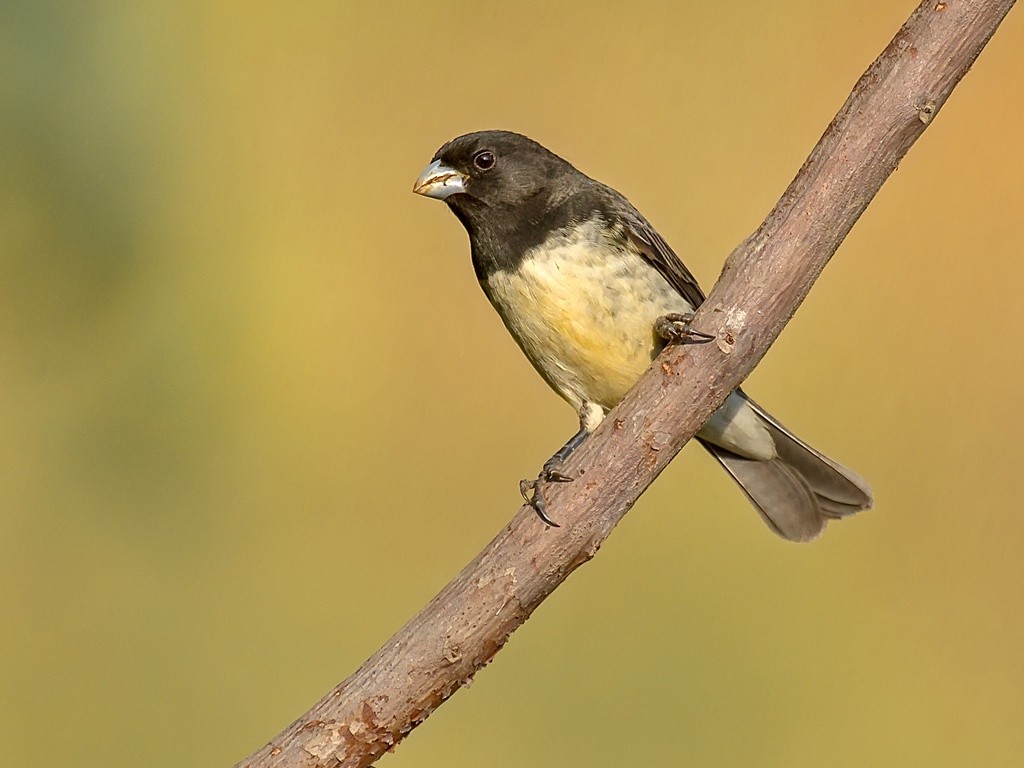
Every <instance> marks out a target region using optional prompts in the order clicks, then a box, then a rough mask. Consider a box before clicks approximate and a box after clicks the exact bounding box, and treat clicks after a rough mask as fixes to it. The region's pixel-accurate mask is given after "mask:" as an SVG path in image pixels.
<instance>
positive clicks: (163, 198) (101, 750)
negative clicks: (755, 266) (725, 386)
mask: <svg viewBox="0 0 1024 768" xmlns="http://www.w3.org/2000/svg"><path fill="white" fill-rule="evenodd" d="M913 7H914V3H913V2H910V1H907V2H899V3H893V2H891V0H867V1H866V2H863V3H860V4H858V5H857V7H856V9H851V7H850V6H849V5H848V4H840V3H836V2H826V3H821V2H806V1H801V0H779V1H778V2H773V3H747V4H744V6H743V8H742V9H737V7H736V5H735V4H731V3H718V2H710V1H707V2H692V3H686V4H679V3H674V2H663V3H659V2H644V1H643V0H638V1H637V2H632V3H629V4H626V5H623V4H620V3H597V4H595V3H585V4H584V3H565V4H557V3H550V2H524V3H518V4H516V5H514V6H513V5H509V4H505V3H500V4H499V3H487V2H472V3H470V2H455V1H451V2H440V1H438V2H433V3H431V4H429V6H428V5H427V4H419V5H410V4H406V3H390V2H376V3H364V4H358V3H338V2H335V3H328V2H319V3H312V2H299V3H291V4H287V5H279V6H276V7H274V6H270V5H268V6H246V7H244V9H243V7H242V6H240V5H238V4H236V3H226V2H219V1H218V0H206V1H205V2H202V3H199V2H183V3H179V4H173V5H172V4H164V5H163V6H160V5H157V4H138V3H129V2H97V3H91V4H88V6H85V5H78V4H73V3H61V2H45V1H37V2H20V3H18V2H15V3H5V4H4V5H3V10H2V16H0V99H2V109H0V163H2V166H0V167H2V171H0V434H2V442H0V607H2V615H3V619H2V621H0V764H2V765H8V766H50V765H64V764H66V763H67V761H68V760H69V756H72V755H73V758H70V759H73V761H74V762H75V764H76V765H81V766H111V765H131V764H137V763H139V762H145V763H146V764H147V765H152V766H163V765H166V766H181V765H196V766H199V765H203V766H206V765H209V766H217V765H229V764H232V763H234V762H235V761H236V760H239V759H241V758H242V757H244V756H245V755H247V754H248V753H249V752H251V751H252V750H254V749H256V748H257V747H259V746H261V745H262V744H263V743H264V742H266V741H267V740H268V739H270V738H271V737H272V736H273V735H274V734H276V733H277V732H278V731H279V730H280V729H281V728H283V727H284V726H285V725H287V724H288V723H289V722H290V721H291V720H292V719H293V718H294V717H296V716H297V715H299V714H300V713H301V712H302V711H303V710H304V709H305V708H306V707H307V706H308V705H309V704H311V703H312V702H313V701H314V700H315V699H317V698H318V697H319V696H320V695H322V694H323V693H324V692H326V691H327V690H329V689H330V688H331V686H333V685H334V684H335V683H336V682H338V681H339V680H341V679H342V678H344V677H345V676H347V675H348V674H349V673H350V672H351V671H353V670H354V669H355V668H356V667H357V666H358V665H359V664H360V663H361V662H362V661H363V660H364V659H365V658H366V657H367V656H369V655H370V654H371V653H372V652H373V651H375V650H376V649H377V647H378V646H379V645H380V644H381V643H382V642H383V641H384V640H385V639H387V637H389V636H390V635H391V634H392V633H393V632H394V631H395V630H397V629H398V627H399V626H400V625H401V624H402V623H404V622H405V620H406V619H408V618H409V617H410V616H411V615H412V614H413V613H414V612H415V611H416V610H418V609H419V608H420V607H422V606H423V605H424V604H425V603H426V601H427V600H429V598H430V597H431V596H432V595H434V594H435V593H436V592H437V590H439V589H440V588H441V587H442V586H443V585H444V584H445V583H446V582H447V581H448V579H449V578H451V577H452V576H453V575H454V574H455V573H457V572H458V570H459V569H460V568H462V566H463V565H464V564H465V563H466V562H468V561H469V560H470V559H471V557H472V556H473V555H475V554H476V552H478V551H479V550H480V549H481V548H482V547H483V546H484V545H485V544H486V543H487V542H488V541H489V540H490V538H491V537H492V536H493V535H494V534H495V533H496V532H497V531H498V530H499V529H500V527H501V526H502V525H503V524H504V523H505V522H506V521H507V520H508V519H509V518H510V517H511V515H512V514H513V513H514V512H515V510H516V509H517V507H518V504H519V497H518V492H517V489H516V483H517V481H518V480H519V478H521V477H526V476H533V475H534V474H535V473H536V471H537V469H538V467H539V466H540V463H541V462H542V461H543V460H544V459H546V458H547V457H548V456H549V455H550V453H551V452H552V450H553V449H554V448H557V447H558V446H559V445H561V443H562V442H563V440H564V439H565V438H566V437H568V436H569V435H570V434H572V433H573V432H574V431H575V428H576V422H575V416H574V414H573V413H572V412H571V410H570V409H569V408H568V407H567V406H565V404H564V403H562V401H560V400H559V399H558V398H557V397H556V396H555V395H553V394H552V393H551V392H549V391H548V389H547V388H546V386H545V385H544V384H543V382H542V381H541V380H540V379H539V377H537V376H536V375H535V373H534V372H533V370H532V369H531V368H530V366H529V365H528V364H527V363H526V361H525V359H523V358H522V356H521V354H520V353H519V351H518V350H517V349H516V348H515V346H514V344H513V343H512V342H511V340H510V339H509V338H508V337H507V334H506V332H505V330H504V329H503V328H502V327H501V324H500V322H499V321H498V319H497V316H496V315H495V314H494V313H493V311H492V310H491V309H490V307H489V306H488V305H487V303H486V301H485V299H484V297H483V295H482V294H481V292H480V290H479V288H478V286H477V285H476V283H475V280H474V277H473V271H472V268H471V265H470V260H469V252H468V246H467V241H466V236H465V234H464V232H463V230H462V228H461V226H460V225H459V224H458V222H457V221H456V220H455V218H454V217H453V216H451V214H450V213H449V212H448V211H447V210H446V209H445V207H444V206H443V205H440V204H438V203H436V202H433V201H430V200H426V199H423V198H419V197H416V196H414V195H413V194H411V192H410V189H411V185H412V182H413V180H414V179H415V178H416V176H417V175H418V174H419V172H420V170H421V169H422V168H423V167H424V166H425V165H426V164H427V162H428V161H429V160H430V157H431V155H432V154H433V153H434V151H435V149H436V148H437V147H438V146H440V145H441V144H442V143H443V142H445V141H447V140H448V139H450V138H452V137H454V136H456V135H458V134H461V133H464V132H467V131H471V130H476V129H482V128H495V127H502V128H508V129H513V130H518V131H521V132H524V133H526V134H528V135H530V136H532V137H534V138H536V139H538V140H540V141H541V142H542V143H544V144H546V145H547V146H549V147H550V148H552V149H553V150H555V151H556V152H558V153H560V154H562V155H564V156H565V157H567V158H568V159H569V160H571V161H572V162H574V163H575V164H576V165H577V166H578V167H579V168H581V169H582V170H584V171H585V172H587V173H588V174H590V175H593V176H595V177H596V178H599V179H601V180H603V181H605V182H607V183H609V184H611V185H613V186H615V187H617V188H618V189H620V190H621V191H622V192H624V193H625V194H626V195H628V196H629V197H630V198H631V200H632V201H633V202H634V203H635V204H636V205H637V206H638V207H639V208H640V209H641V210H642V211H644V213H645V214H646V215H647V217H648V218H649V219H651V221H652V222H653V223H654V224H655V226H657V227H658V229H659V230H660V231H661V233H662V234H663V235H664V236H665V237H666V238H667V239H668V240H669V241H670V242H671V243H672V244H673V245H674V246H675V248H676V250H677V251H679V252H680V254H682V255H683V256H684V258H685V259H686V261H687V263H688V264H689V265H690V267H691V268H692V269H693V271H694V272H695V273H696V275H697V276H698V277H699V278H700V279H701V281H702V282H703V284H704V285H705V287H707V288H710V286H711V285H712V284H713V282H714V280H715V278H716V277H717V275H718V272H719V270H720V268H721V265H722V263H723V260H724V258H725V256H726V255H727V254H728V253H729V252H730V250H731V249H732V248H733V246H734V245H736V243H738V242H739V241H740V240H741V239H742V238H743V237H745V236H746V235H747V234H748V233H749V232H750V231H751V230H752V229H754V228H755V227H756V226H757V225H758V224H759V223H760V221H761V220H762V218H763V217H764V215H765V214H766V213H767V211H768V210H769V209H770V207H771V206H772V205H773V204H774V203H775V201H776V199H777V198H778V196H779V195H780V193H781V192H782V191H783V189H784V188H785V186H786V184H787V183H788V182H789V181H790V179H791V178H792V176H793V175H794V173H795V172H796V170H797V169H798V167H799V166H800V164H801V162H802V161H803V159H804V158H805V156H806V155H807V153H808V151H809V150H810V148H811V147H812V146H813V144H814V142H815V141H816V140H817V138H818V137H819V135H820V134H821V132H822V131H823V130H824V128H825V126H826V125H827V124H828V122H829V120H830V119H831V117H832V116H833V114H834V113H835V111H836V110H837V109H838V108H839V106H840V105H841V104H842V102H843V101H844V99H845V98H846V96H847V94H848V93H849V90H850V88H851V87H852V85H853V84H854V82H855V81H856V79H857V78H858V76H859V75H860V74H861V72H862V71H863V70H864V69H865V68H866V67H867V65H868V64H869V63H870V62H871V61H872V59H873V58H874V57H875V56H876V55H877V54H878V53H879V52H880V51H881V50H882V48H883V47H884V46H885V44H886V43H887V42H888V41H889V39H890V38H891V37H892V35H893V34H894V33H895V32H896V30H897V29H898V27H899V25H900V24H901V23H902V22H903V20H904V19H905V18H906V16H907V15H908V14H909V13H910V11H911V10H912V9H913ZM851 11H854V12H851ZM1022 54H1024V15H1022V13H1021V11H1019V10H1018V11H1016V12H1014V13H1011V14H1010V17H1009V18H1008V20H1007V21H1006V22H1005V23H1004V25H1003V27H1002V28H1001V29H1000V30H999V32H998V33H997V34H996V36H995V37H994V39H993V41H992V42H991V44H990V45H989V47H988V48H987V49H986V50H985V51H984V52H983V54H982V56H981V57H980V59H979V60H978V62H977V64H976V65H975V67H974V69H973V71H972V72H971V73H970V74H969V75H968V76H967V78H966V79H965V80H964V82H963V83H962V84H961V86H960V88H959V89H958V90H957V91H956V92H955V93H954V95H953V97H952V98H951V99H950V101H949V102H948V103H947V105H946V106H945V108H944V109H943V110H942V112H941V114H940V115H939V117H938V118H937V119H936V121H935V123H934V125H933V126H932V127H931V128H930V129H929V130H928V132H927V133H926V134H925V135H924V137H923V138H922V140H921V141H920V142H919V143H918V144H917V145H916V146H915V147H914V148H913V149H912V151H911V152H910V154H909V156H908V157H907V158H906V159H905V161H904V162H903V163H902V164H901V166H900V168H899V170H898V171H897V172H896V174H895V175H894V176H893V177H892V178H891V179H890V181H889V182H888V183H887V184H886V186H885V187H884V189H883V190H882V192H881V193H880V194H879V195H878V197H877V199H876V200H875V202H874V203H873V204H872V205H871V206H870V208H869V209H868V211H867V213H866V214H865V215H864V216H863V218H862V220H861V221H860V223H859V224H858V225H857V226H856V228H855V229H854V231H853V233H852V234H851V235H850V237H849V238H848V239H847V241H846V242H845V244H844V245H843V246H842V248H841V249H840V251H839V252H838V254H837V256H836V258H835V260H834V262H833V263H832V264H831V265H830V266H829V268H828V269H827V270H826V271H825V273H824V275H823V277H822V278H821V280H820V281H819V282H818V284H817V286H816V287H815V289H814V290H813V291H812V293H811V295H810V297H809V298H808V300H807V301H806V303H805V304H804V306H803V307H802V308H801V310H800V311H799V313H798V314H797V315H796V317H795V319H794V320H793V322H792V323H791V324H790V325H789V326H788V328H787V329H786V331H785V333H784V334H783V336H782V337H781V339H780V340H779V342H778V343H777V344H776V345H775V347H774V348H773V350H772V351H771V352H770V353H769V355H768V357H767V358H766V359H765V360H764V362H763V364H762V365H761V366H760V367H759V369H758V370H757V371H756V373H755V374H754V376H753V377H752V378H751V380H750V381H749V382H748V384H747V389H748V390H749V391H750V392H751V393H752V394H753V395H754V396H755V397H756V398H757V399H758V400H759V401H761V402H762V403H764V404H765V405H767V406H769V407H770V409H771V410H772V411H773V412H774V413H775V414H776V415H777V416H778V417H779V418H780V419H781V420H782V421H783V422H784V423H785V424H787V425H788V426H790V427H792V428H793V429H794V430H795V431H797V432H798V433H799V434H800V435H801V436H803V437H805V438H806V439H807V440H808V441H810V442H812V443H813V444H814V445H816V446H818V447H820V448H822V449H823V450H825V451H826V452H828V453H829V454H830V455H832V456H835V457H836V458H837V459H839V460H841V461H842V462H843V463H846V464H848V465H849V466H851V467H854V468H856V469H857V470H858V471H859V472H861V473H862V474H863V475H864V476H865V477H867V478H869V479H870V480H871V482H872V484H873V486H874V488H875V492H876V497H877V508H876V510H874V511H872V512H868V513H865V514H863V515H860V516H858V517H856V518H855V519H852V520H849V521H846V522H844V523H842V524H840V525H833V526H832V527H831V528H830V530H829V531H828V532H827V534H826V535H825V536H824V537H823V538H822V539H821V540H820V541H818V542H817V543H815V544H813V545H810V546H796V545H792V544H787V543H785V542H783V541H781V540H779V539H777V538H776V537H774V536H773V535H772V534H771V533H769V531H768V530H767V529H766V528H765V526H764V525H763V524H762V523H761V522H760V521H759V520H758V517H757V515H756V514H755V513H754V511H753V509H752V508H751V507H750V506H749V505H748V503H747V502H746V500H745V499H744V498H743V496H742V495H741V494H740V493H739V491H738V490H737V489H736V488H735V487H734V486H733V484H732V483H731V482H730V480H729V479H728V478H727V477H726V475H725V474H724V473H722V472H720V471H718V470H717V469H716V468H715V466H714V464H713V462H712V460H711V459H710V458H709V457H708V456H706V455H705V454H704V453H703V452H702V451H700V450H697V449H695V448H688V449H686V450H685V451H684V452H683V454H681V455H680V456H679V458H678V459H677V460H676V461H675V462H674V463H673V465H672V467H670V469H669V470H668V471H667V472H666V473H665V474H664V475H663V476H662V478H661V479H660V480H659V481H658V482H657V483H656V484H655V485H654V487H653V488H652V489H651V490H650V492H649V493H648V494H647V495H646V496H645V497H644V498H642V499H641V501H640V502H639V503H638V504H637V505H636V507H635V508H634V510H633V511H632V512H631V513H630V514H629V515H628V517H627V518H626V519H625V521H624V522H623V523H622V524H621V526H620V527H619V530H618V531H617V532H616V534H615V535H614V536H613V537H612V538H611V539H610V540H609V541H608V543H607V544H606V545H605V546H604V548H603V549H602V550H601V553H600V556H599V557H597V558H596V559H595V560H594V561H593V562H592V563H590V564H588V565H587V566H586V567H585V568H583V569H581V570H580V571H578V572H577V573H576V574H575V575H573V577H572V578H571V579H569V581H568V582H567V583H566V584H565V585H564V586H563V587H562V588H561V589H559V590H558V591H557V592H556V593H555V595H554V596H553V597H552V598H551V599H550V600H548V601H547V602H546V603H545V604H544V605H543V606H541V608H540V609H539V610H538V611H537V612H536V614H535V615H534V617H533V618H532V619H531V620H530V621H529V622H528V623H527V624H526V625H525V626H524V627H523V628H522V629H521V630H520V631H519V632H518V633H517V634H516V635H515V637H514V638H513V639H512V641H511V642H510V643H509V645H508V646H507V647H506V649H505V650H504V651H503V652H502V653H501V654H500V655H499V656H498V657H497V659H496V660H495V662H494V663H493V664H492V665H491V666H490V667H488V668H487V669H486V670H485V671H483V672H482V673H481V674H480V675H479V676H478V677H477V679H476V681H475V683H474V684H473V686H472V687H471V688H470V689H468V690H464V691H461V692H459V693H458V694H457V695H456V696H455V697H454V698H453V699H452V701H450V702H449V703H448V704H447V705H446V706H444V707H443V708H441V709H440V710H439V711H438V712H437V713H436V714H435V715H434V716H433V717H431V718H430V720H429V721H428V722H426V723H425V724H424V725H423V726H421V727H420V728H419V729H417V730H416V731H415V733H413V734H412V736H411V737H410V738H409V739H408V741H407V742H405V743H403V744H402V745H401V746H399V748H398V749H397V751H396V753H395V754H393V755H388V756H386V757H385V758H383V759H382V761H381V763H382V765H387V766H392V767H393V768H402V767H403V766H423V765H445V766H455V767H457V766H478V765H481V764H482V765H490V766H520V765H566V764H570V765H593V766H621V765H623V764H628V763H630V762H632V761H634V760H635V758H636V757H637V755H638V754H642V755H643V759H644V762H645V763H646V764H648V765H678V764H680V763H684V764H696V765H702V766H733V765H741V764H753V763H756V764H758V765H762V766H794V765H801V766H803V765H806V766H820V765H828V766H862V765H884V766H904V765H910V764H915V765H931V766H937V765H986V766H1004V765H1005V766H1011V765H1014V766H1016V765H1020V764H1021V762H1022V761H1024V728H1021V713H1022V712H1024V653H1022V648H1024V611H1022V610H1021V600H1022V594H1024V590H1022V585H1024V557H1022V556H1021V540H1022V537H1024V514H1022V510H1021V505H1020V494H1019V483H1018V480H1019V478H1016V477H1015V475H1017V474H1018V473H1019V472H1021V469H1020V464H1021V458H1022V453H1024V449H1022V447H1021V435H1022V433H1024V399H1022V398H1021V397H1020V395H1019V391H1020V380H1021V376H1022V375H1024V361H1022V357H1021V354H1020V350H1021V348H1022V346H1024V330H1022V329H1024V302H1022V301H1021V289H1020V285H1021V279H1022V276H1024V266H1022V261H1021V260H1022V253H1024V215H1022V214H1024V204H1022V203H1021V199H1022V197H1021V183H1022V182H1021V180H1022V172H1024V146H1022V143H1021V141H1020V137H1021V132H1022V120H1024V91H1022V90H1021V88H1020V87H1019V86H1020V83H1019V74H1020V67H1021V57H1022Z"/></svg>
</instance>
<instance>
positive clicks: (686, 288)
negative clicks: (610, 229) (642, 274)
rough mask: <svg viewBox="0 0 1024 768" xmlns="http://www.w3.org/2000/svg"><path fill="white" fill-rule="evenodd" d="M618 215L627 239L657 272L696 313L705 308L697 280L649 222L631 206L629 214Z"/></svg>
mask: <svg viewBox="0 0 1024 768" xmlns="http://www.w3.org/2000/svg"><path fill="white" fill-rule="evenodd" d="M618 213H619V216H620V218H621V220H622V221H623V222H624V224H625V226H626V235H627V237H628V238H629V239H630V241H631V242H632V243H633V245H634V246H635V247H636V248H637V250H639V251H640V253H641V254H642V255H643V257H644V258H645V259H647V261H649V262H650V263H651V266H653V267H654V268H655V269H656V270H658V272H660V273H661V276H662V277H664V278H665V279H666V280H668V281H669V283H670V284H671V285H672V287H673V288H675V289H676V290H677V291H679V294H680V295H681V296H682V297H683V298H684V299H686V301H687V302H689V304H690V306H692V307H693V308H694V309H696V308H697V307H699V306H700V305H701V304H703V303H704V292H703V291H701V289H700V286H699V285H697V279H696V278H695V277H694V276H693V275H692V274H691V273H690V270H688V269H687V268H686V265H685V264H683V262H682V261H680V259H679V257H678V256H676V255H675V253H674V252H673V250H672V248H671V247H670V246H669V244H668V243H666V242H665V240H664V238H662V236H661V235H659V234H658V232H657V231H656V230H655V229H654V227H652V226H651V225H650V224H649V223H648V222H647V219H645V218H644V217H643V216H641V215H640V213H639V212H638V211H637V210H636V209H635V208H633V206H632V205H630V206H629V207H628V209H626V210H621V209H620V210H619V211H618Z"/></svg>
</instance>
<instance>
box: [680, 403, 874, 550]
mask: <svg viewBox="0 0 1024 768" xmlns="http://www.w3.org/2000/svg"><path fill="white" fill-rule="evenodd" d="M747 402H748V403H749V405H750V406H751V408H753V409H754V411H755V412H756V413H757V416H758V418H759V419H760V420H761V421H762V423H763V424H764V426H765V427H766V428H767V429H768V431H769V433H771V436H772V439H773V440H774V441H775V449H776V452H777V453H778V456H777V457H776V458H774V459H771V460H770V461H758V460H756V459H745V458H743V457H741V456H737V455H736V454H734V453H731V452H729V451H727V450H726V449H724V448H721V447H719V446H717V445H714V444H713V443H709V442H707V441H705V440H701V441H700V442H701V444H702V445H703V446H704V447H705V448H707V449H708V451H710V452H711V455H712V456H714V457H715V458H716V459H718V461H719V462H720V463H721V464H722V466H723V467H725V470H726V471H727V472H728V473H729V474H730V475H732V477H733V479H734V480H735V481H736V482H737V483H739V486H740V488H742V489H743V492H744V493H745V494H746V495H747V498H749V499H750V500H751V501H752V502H753V504H754V506H755V507H757V511H758V512H760V513H761V517H762V518H764V521H765V522H766V523H767V524H768V526H769V527H770V528H771V529H772V530H773V531H775V532H776V533H777V534H779V535H780V536H782V537H783V538H786V539H789V540H790V541H811V540H812V539H815V538H817V537H818V535H819V534H820V533H821V532H822V531H823V530H824V529H825V524H826V523H827V522H828V521H829V520H830V519H834V518H840V517H846V516H847V515H852V514H853V513H855V512H860V511H861V510H862V509H868V508H869V507H871V503H872V497H871V488H870V486H868V484H867V483H866V482H865V481H864V480H863V479H862V478H860V477H859V476H858V475H856V474H855V473H853V472H851V471H850V470H848V469H846V468H845V467H842V466H840V465H839V464H836V462H834V461H832V459H830V458H828V457H827V456H825V455H823V454H821V453H818V452H817V451H816V450H814V449H813V448H811V446H809V445H807V443H805V442H803V441H802V440H800V439H799V438H798V437H797V436H796V435H794V434H793V433H792V432H790V431H789V430H788V429H786V428H785V427H784V426H782V425H781V424H779V422H777V421H776V420H775V419H774V418H772V417H771V416H770V415H769V414H768V413H767V412H765V410H764V409H763V408H761V407H760V406H759V405H757V404H756V403H755V402H753V401H752V400H749V399H747Z"/></svg>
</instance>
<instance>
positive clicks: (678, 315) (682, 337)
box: [654, 312, 715, 344]
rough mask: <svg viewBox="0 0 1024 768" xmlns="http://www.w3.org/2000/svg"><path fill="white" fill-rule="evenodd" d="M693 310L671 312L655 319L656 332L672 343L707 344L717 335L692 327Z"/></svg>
mask: <svg viewBox="0 0 1024 768" xmlns="http://www.w3.org/2000/svg"><path fill="white" fill-rule="evenodd" d="M692 320H693V312H669V313H668V314H667V315H662V316H661V317H659V318H658V319H657V320H655V321H654V332H655V333H656V334H658V336H660V337H661V338H662V339H664V340H665V341H667V342H669V343H671V344H707V343H708V342H709V341H714V340H715V336H714V334H711V333H704V332H703V331H695V330H694V329H693V328H691V327H690V322H691V321H692Z"/></svg>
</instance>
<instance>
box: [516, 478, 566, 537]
mask: <svg viewBox="0 0 1024 768" xmlns="http://www.w3.org/2000/svg"><path fill="white" fill-rule="evenodd" d="M574 479H575V478H573V477H570V476H569V475H567V474H565V473H564V472H559V471H558V470H557V469H555V466H554V465H550V464H545V465H544V468H543V469H541V471H540V474H539V475H537V478H536V479H535V480H520V481H519V493H521V494H522V495H523V501H525V502H526V503H527V504H529V505H530V506H531V507H533V511H534V512H536V513H537V517H539V518H540V519H541V520H543V521H544V522H545V523H546V524H547V525H549V526H551V527H552V528H560V527H561V526H560V525H559V524H558V523H556V522H555V521H554V520H552V519H551V518H550V517H548V512H547V504H546V503H545V501H544V483H571V482H572V481H573V480H574Z"/></svg>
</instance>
